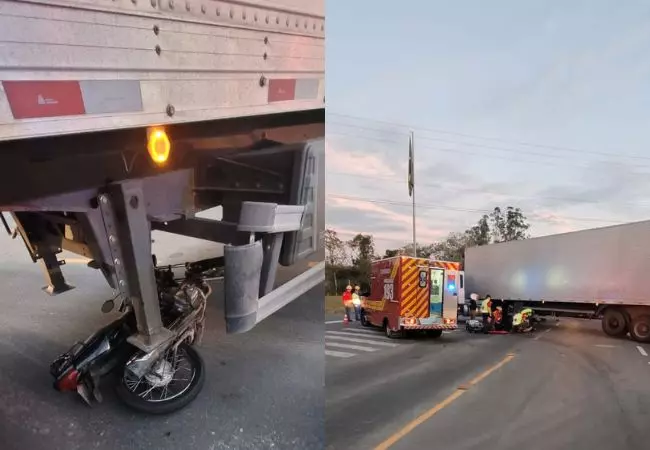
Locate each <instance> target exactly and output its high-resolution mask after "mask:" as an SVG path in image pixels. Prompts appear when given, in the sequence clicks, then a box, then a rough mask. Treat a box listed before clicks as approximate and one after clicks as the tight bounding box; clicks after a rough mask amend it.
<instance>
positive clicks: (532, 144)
mask: <svg viewBox="0 0 650 450" xmlns="http://www.w3.org/2000/svg"><path fill="white" fill-rule="evenodd" d="M326 113H327V114H328V115H333V116H339V117H347V118H350V119H354V120H361V121H367V122H375V123H383V124H387V125H391V126H395V127H400V128H406V129H412V130H416V131H417V130H421V131H426V132H430V133H439V134H448V135H452V136H461V137H468V138H472V139H482V140H486V141H494V142H503V143H505V144H515V145H523V146H527V147H537V148H547V149H551V150H559V151H565V152H571V153H589V154H593V155H600V156H607V157H615V158H621V157H623V158H631V159H641V160H646V161H650V157H648V156H641V155H625V154H623V155H622V154H619V153H609V152H601V151H594V150H587V149H579V148H572V147H563V146H559V145H549V144H540V143H535V142H527V141H518V140H508V139H502V138H495V137H488V136H479V135H475V134H470V133H459V132H456V131H449V130H442V129H436V128H425V127H414V126H409V125H405V124H402V123H398V122H389V121H385V120H378V119H370V118H365V117H360V116H354V115H351V114H342V113H336V112H331V111H327V112H326ZM377 131H381V130H377Z"/></svg>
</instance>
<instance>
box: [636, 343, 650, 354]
mask: <svg viewBox="0 0 650 450" xmlns="http://www.w3.org/2000/svg"><path fill="white" fill-rule="evenodd" d="M636 349H637V350H638V351H639V353H641V354H642V355H643V356H648V352H646V351H645V349H644V348H643V347H641V346H640V345H637V346H636Z"/></svg>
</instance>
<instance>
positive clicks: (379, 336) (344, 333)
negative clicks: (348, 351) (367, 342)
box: [325, 330, 388, 341]
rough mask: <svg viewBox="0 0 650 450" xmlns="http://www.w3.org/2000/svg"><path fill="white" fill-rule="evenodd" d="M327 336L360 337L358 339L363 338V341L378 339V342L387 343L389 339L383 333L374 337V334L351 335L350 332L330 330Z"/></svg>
mask: <svg viewBox="0 0 650 450" xmlns="http://www.w3.org/2000/svg"><path fill="white" fill-rule="evenodd" d="M325 334H331V335H336V336H350V337H355V338H357V337H358V338H363V339H377V340H380V341H385V340H386V339H388V338H387V337H386V335H384V334H383V333H376V334H375V335H372V334H370V335H368V334H364V335H360V334H358V333H351V332H349V331H330V330H326V331H325Z"/></svg>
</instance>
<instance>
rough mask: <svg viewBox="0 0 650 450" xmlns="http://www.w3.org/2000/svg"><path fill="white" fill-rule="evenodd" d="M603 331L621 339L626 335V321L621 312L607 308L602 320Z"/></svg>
mask: <svg viewBox="0 0 650 450" xmlns="http://www.w3.org/2000/svg"><path fill="white" fill-rule="evenodd" d="M602 326H603V331H604V332H605V334H606V335H608V336H612V337H622V336H625V335H626V334H627V321H626V320H625V315H624V314H623V311H621V310H620V309H616V308H608V309H606V310H605V314H604V315H603V319H602Z"/></svg>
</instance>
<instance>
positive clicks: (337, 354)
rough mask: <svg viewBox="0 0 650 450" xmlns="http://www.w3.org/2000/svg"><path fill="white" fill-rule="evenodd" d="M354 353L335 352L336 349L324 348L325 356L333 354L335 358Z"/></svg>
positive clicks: (345, 356)
mask: <svg viewBox="0 0 650 450" xmlns="http://www.w3.org/2000/svg"><path fill="white" fill-rule="evenodd" d="M354 355H355V353H348V352H337V351H336V350H325V356H333V357H335V358H349V357H351V356H354Z"/></svg>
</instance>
